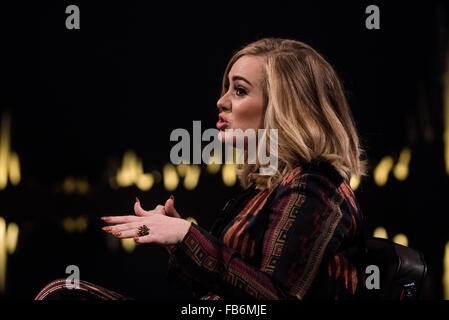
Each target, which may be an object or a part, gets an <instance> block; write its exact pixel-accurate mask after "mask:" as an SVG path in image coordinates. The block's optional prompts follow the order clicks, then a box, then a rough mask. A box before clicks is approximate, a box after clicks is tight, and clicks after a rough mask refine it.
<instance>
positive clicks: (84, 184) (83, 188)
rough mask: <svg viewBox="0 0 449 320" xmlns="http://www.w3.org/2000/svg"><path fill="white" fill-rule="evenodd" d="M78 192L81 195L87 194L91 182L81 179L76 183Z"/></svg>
mask: <svg viewBox="0 0 449 320" xmlns="http://www.w3.org/2000/svg"><path fill="white" fill-rule="evenodd" d="M76 185H77V189H78V192H79V193H81V194H86V193H87V192H88V191H89V181H87V179H86V178H79V179H78V180H77V181H76Z"/></svg>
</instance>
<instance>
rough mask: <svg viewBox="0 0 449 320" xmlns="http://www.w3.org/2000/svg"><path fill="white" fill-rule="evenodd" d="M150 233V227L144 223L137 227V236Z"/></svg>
mask: <svg viewBox="0 0 449 320" xmlns="http://www.w3.org/2000/svg"><path fill="white" fill-rule="evenodd" d="M149 234H150V228H148V227H147V226H146V225H143V226H140V227H138V228H137V235H138V236H139V237H143V236H147V235H149Z"/></svg>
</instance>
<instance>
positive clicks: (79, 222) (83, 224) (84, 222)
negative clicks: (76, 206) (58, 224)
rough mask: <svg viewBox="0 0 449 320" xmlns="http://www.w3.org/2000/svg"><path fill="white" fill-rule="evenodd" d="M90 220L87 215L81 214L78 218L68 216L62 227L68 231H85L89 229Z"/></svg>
mask: <svg viewBox="0 0 449 320" xmlns="http://www.w3.org/2000/svg"><path fill="white" fill-rule="evenodd" d="M88 225H89V220H88V219H87V217H86V216H79V217H77V218H71V217H67V218H64V219H63V220H62V227H63V228H64V230H65V231H66V232H70V233H71V232H75V231H78V232H84V231H86V230H87V227H88Z"/></svg>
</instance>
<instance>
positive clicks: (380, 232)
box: [373, 227, 388, 239]
mask: <svg viewBox="0 0 449 320" xmlns="http://www.w3.org/2000/svg"><path fill="white" fill-rule="evenodd" d="M373 237H375V238H382V239H388V234H387V230H386V229H385V228H384V227H377V228H376V229H374V233H373Z"/></svg>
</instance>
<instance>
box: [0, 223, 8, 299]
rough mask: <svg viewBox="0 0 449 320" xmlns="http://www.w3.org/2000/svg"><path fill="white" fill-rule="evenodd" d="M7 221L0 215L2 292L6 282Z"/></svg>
mask: <svg viewBox="0 0 449 320" xmlns="http://www.w3.org/2000/svg"><path fill="white" fill-rule="evenodd" d="M6 262H7V253H6V221H5V219H3V218H2V217H0V292H1V293H3V292H4V291H5V284H6V283H5V282H6Z"/></svg>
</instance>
